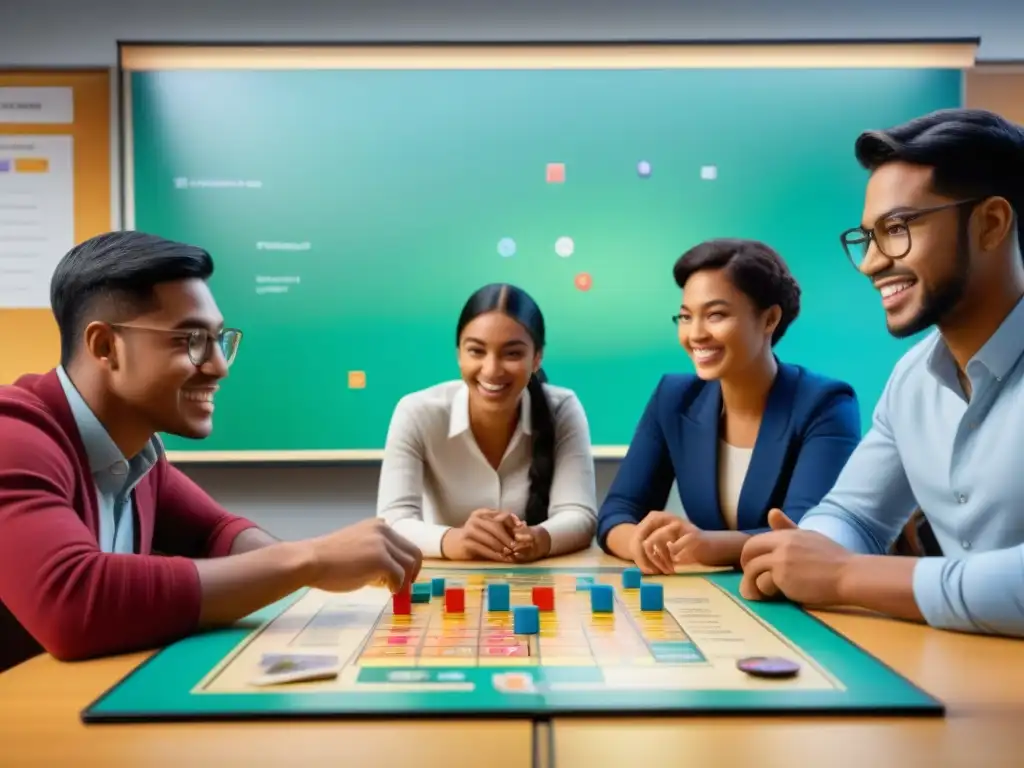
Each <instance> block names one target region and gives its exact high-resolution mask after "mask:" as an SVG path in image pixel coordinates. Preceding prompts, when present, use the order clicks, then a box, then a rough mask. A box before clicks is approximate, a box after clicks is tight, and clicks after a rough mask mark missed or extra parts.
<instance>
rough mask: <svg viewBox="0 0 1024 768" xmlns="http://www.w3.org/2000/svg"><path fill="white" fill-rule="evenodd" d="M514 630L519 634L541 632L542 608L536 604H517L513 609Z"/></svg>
mask: <svg viewBox="0 0 1024 768" xmlns="http://www.w3.org/2000/svg"><path fill="white" fill-rule="evenodd" d="M512 631H513V632H515V634H517V635H536V634H537V633H538V632H540V609H539V608H538V607H537V606H536V605H517V606H516V607H515V608H513V609H512Z"/></svg>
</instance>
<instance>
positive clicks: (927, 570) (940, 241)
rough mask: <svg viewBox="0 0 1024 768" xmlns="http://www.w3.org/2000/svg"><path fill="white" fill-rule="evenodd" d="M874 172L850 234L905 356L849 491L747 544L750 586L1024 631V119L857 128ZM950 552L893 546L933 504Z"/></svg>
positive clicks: (854, 465)
mask: <svg viewBox="0 0 1024 768" xmlns="http://www.w3.org/2000/svg"><path fill="white" fill-rule="evenodd" d="M856 154H857V159H858V160H859V162H860V163H861V164H862V165H863V166H864V167H865V168H867V169H868V170H869V171H870V173H871V175H870V178H869V181H868V185H867V191H866V196H865V203H864V211H863V217H862V226H860V227H855V228H853V229H851V230H848V231H847V232H845V233H843V236H842V242H843V246H844V248H845V250H846V252H847V255H848V256H849V257H850V259H851V261H852V262H853V264H854V266H855V267H856V268H857V269H858V270H859V271H860V272H861V273H862V274H864V275H865V276H867V277H868V278H869V279H870V280H871V281H872V283H873V284H874V286H875V287H876V288H877V289H878V291H879V294H880V297H881V301H882V306H883V309H884V311H885V316H886V323H887V326H888V328H889V331H890V333H891V334H892V335H893V336H896V337H898V338H903V337H907V336H910V335H912V334H916V333H918V332H920V331H923V330H925V329H927V328H930V327H932V326H935V327H936V329H937V330H936V331H935V332H933V333H932V334H930V335H929V336H927V337H926V338H925V339H923V340H922V341H920V342H919V343H917V344H916V345H915V346H914V347H913V348H912V349H911V350H910V351H909V352H908V353H907V354H906V355H905V356H904V357H903V358H902V359H901V360H900V361H899V363H898V364H897V365H896V367H895V370H894V371H893V373H892V375H891V377H890V379H889V381H888V383H887V385H886V387H885V390H884V392H883V394H882V396H881V398H880V400H879V402H878V404H877V407H876V409H875V412H874V420H873V424H872V427H871V430H870V431H869V433H868V434H867V435H866V436H865V438H864V440H863V441H862V443H861V444H860V445H859V446H858V448H857V449H856V450H855V452H854V454H853V455H852V456H851V458H850V460H849V462H848V464H847V465H846V467H845V468H844V470H843V472H842V473H841V474H840V476H839V478H838V480H837V481H836V484H835V486H834V487H833V489H832V491H831V492H830V493H829V494H828V495H827V496H826V497H825V499H823V500H822V502H821V503H820V504H819V505H818V506H817V507H815V508H814V509H812V510H810V511H809V512H808V513H807V514H806V515H805V516H804V517H803V519H802V520H801V522H800V525H799V526H796V525H794V524H793V523H792V522H791V521H790V520H789V519H788V518H787V517H786V516H785V514H784V513H783V512H782V511H780V510H773V511H772V513H771V516H770V519H769V521H770V523H771V525H772V527H773V528H774V529H775V530H773V531H772V532H770V533H765V534H762V535H760V536H757V537H754V538H753V539H751V540H750V541H749V542H748V543H747V545H746V546H745V548H744V551H743V556H742V559H741V563H742V565H743V568H744V578H743V586H742V592H743V594H744V595H745V596H746V597H748V598H750V599H763V598H766V597H771V596H773V595H775V594H778V593H780V592H781V593H782V594H784V595H785V596H787V597H788V598H790V599H792V600H794V601H796V602H800V603H804V604H808V605H813V606H816V607H826V606H829V605H853V606H859V607H863V608H866V609H868V610H873V611H879V612H882V613H886V614H889V615H892V616H896V617H900V618H905V619H909V620H916V621H924V622H927V623H928V624H930V625H932V626H935V627H940V628H945V629H951V630H961V631H966V632H978V633H985V634H998V635H1011V636H1024V461H1022V455H1024V299H1022V297H1024V265H1022V262H1021V251H1020V244H1021V243H1022V242H1024V218H1021V215H1022V214H1024V183H1022V182H1021V180H1022V179H1024V129H1022V128H1021V127H1019V126H1016V125H1014V124H1012V123H1009V122H1007V121H1006V120H1004V119H1002V118H1000V117H998V116H996V115H994V114H991V113H988V112H984V111H981V110H945V111H942V112H938V113H933V114H931V115H927V116H925V117H922V118H919V119H917V120H914V121H911V122H909V123H907V124H905V125H902V126H898V127H896V128H893V129H890V130H887V131H871V132H867V133H865V134H863V135H862V136H861V137H860V138H859V139H858V141H857V145H856ZM918 508H920V510H921V511H922V512H923V514H924V516H925V518H926V519H927V520H928V521H929V522H930V524H931V526H932V529H933V531H934V533H935V536H936V538H937V540H938V542H939V544H940V545H941V547H942V550H943V556H942V557H924V558H911V557H895V556H890V555H888V554H887V553H888V552H889V548H890V546H891V544H892V543H893V541H894V540H895V539H896V538H897V536H898V535H899V533H900V531H901V530H902V528H903V526H904V525H905V524H906V522H907V520H908V519H910V517H911V515H912V514H913V513H914V511H915V509H918Z"/></svg>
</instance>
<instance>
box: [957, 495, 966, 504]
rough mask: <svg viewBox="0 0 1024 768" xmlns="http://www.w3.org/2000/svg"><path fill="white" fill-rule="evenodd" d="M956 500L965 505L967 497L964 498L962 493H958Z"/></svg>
mask: <svg viewBox="0 0 1024 768" xmlns="http://www.w3.org/2000/svg"><path fill="white" fill-rule="evenodd" d="M956 500H957V501H959V502H960V503H961V504H966V503H967V497H966V496H964V495H963V494H962V493H958V494H957V495H956Z"/></svg>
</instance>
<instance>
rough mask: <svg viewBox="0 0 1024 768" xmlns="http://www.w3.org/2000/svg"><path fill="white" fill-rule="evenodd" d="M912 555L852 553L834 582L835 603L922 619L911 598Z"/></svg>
mask: <svg viewBox="0 0 1024 768" xmlns="http://www.w3.org/2000/svg"><path fill="white" fill-rule="evenodd" d="M917 562H918V559H917V558H915V557H894V556H886V555H854V556H853V558H851V560H850V562H849V563H848V564H847V566H846V567H845V568H844V569H843V572H842V574H841V575H840V577H839V584H838V585H837V589H836V592H837V601H836V603H837V605H847V606H856V607H858V608H865V609H867V610H869V611H876V612H878V613H883V614H885V615H887V616H892V617H894V618H898V619H906V620H908V621H924V616H923V615H922V614H921V609H920V608H919V607H918V605H917V600H916V599H915V597H914V567H915V566H916V565H917Z"/></svg>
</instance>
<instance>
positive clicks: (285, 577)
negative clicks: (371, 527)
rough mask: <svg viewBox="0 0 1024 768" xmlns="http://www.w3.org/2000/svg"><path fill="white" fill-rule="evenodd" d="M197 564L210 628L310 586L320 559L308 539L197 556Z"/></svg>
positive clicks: (202, 618) (204, 624) (203, 616)
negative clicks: (204, 556)
mask: <svg viewBox="0 0 1024 768" xmlns="http://www.w3.org/2000/svg"><path fill="white" fill-rule="evenodd" d="M248 532H249V531H246V532H245V533H248ZM242 535H244V534H240V535H239V538H241V536H242ZM195 566H196V569H197V570H198V572H199V581H200V583H201V585H202V607H201V609H200V615H199V625H200V627H201V628H203V629H209V628H213V627H221V626H225V625H227V624H231V623H233V622H235V621H238V620H239V619H241V618H244V617H245V616H248V615H249V614H250V613H252V612H253V611H257V610H259V609H260V608H263V607H264V606H267V605H270V604H271V603H273V602H275V601H277V600H280V599H281V598H283V597H287V596H288V595H290V594H291V593H292V592H294V591H296V590H297V589H301V588H302V587H304V586H306V585H307V584H309V583H310V581H312V579H313V570H314V569H315V567H316V563H315V558H314V555H313V553H312V548H311V546H310V545H309V543H308V542H283V543H276V544H273V545H271V546H264V547H260V548H257V549H253V550H251V551H249V552H245V553H243V554H240V555H229V556H228V557H216V558H210V559H206V560H196V561H195Z"/></svg>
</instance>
